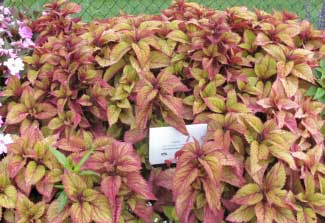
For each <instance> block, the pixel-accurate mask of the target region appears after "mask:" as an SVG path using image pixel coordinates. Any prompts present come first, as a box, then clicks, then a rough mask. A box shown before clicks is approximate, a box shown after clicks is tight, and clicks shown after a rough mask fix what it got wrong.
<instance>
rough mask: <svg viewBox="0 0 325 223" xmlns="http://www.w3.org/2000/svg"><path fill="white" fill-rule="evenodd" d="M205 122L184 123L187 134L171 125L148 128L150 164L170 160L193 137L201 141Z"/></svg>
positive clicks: (191, 140) (205, 127)
mask: <svg viewBox="0 0 325 223" xmlns="http://www.w3.org/2000/svg"><path fill="white" fill-rule="evenodd" d="M207 127H208V125H207V124H194V125H186V128H187V131H188V132H189V134H190V135H189V136H186V135H183V134H182V133H180V132H179V131H177V130H176V129H175V128H173V127H157V128H150V129H149V162H150V164H151V165H156V164H164V163H165V160H171V159H173V158H174V157H175V153H176V152H177V151H178V150H180V149H181V148H182V147H183V146H184V145H185V144H186V143H188V142H193V138H195V139H196V140H198V141H199V142H200V144H201V143H202V139H203V136H204V135H205V134H206V132H207Z"/></svg>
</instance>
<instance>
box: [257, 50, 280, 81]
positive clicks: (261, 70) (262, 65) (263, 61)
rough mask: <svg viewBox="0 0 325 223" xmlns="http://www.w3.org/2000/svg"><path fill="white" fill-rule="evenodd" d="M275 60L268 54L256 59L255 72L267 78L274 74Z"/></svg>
mask: <svg viewBox="0 0 325 223" xmlns="http://www.w3.org/2000/svg"><path fill="white" fill-rule="evenodd" d="M276 72H277V71H276V61H275V60H274V59H273V58H272V57H270V56H269V55H265V56H262V57H260V58H259V59H257V62H256V63H255V73H256V75H257V76H258V77H259V78H261V79H268V78H270V77H271V76H273V75H274V74H276Z"/></svg>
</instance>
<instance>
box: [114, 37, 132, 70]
mask: <svg viewBox="0 0 325 223" xmlns="http://www.w3.org/2000/svg"><path fill="white" fill-rule="evenodd" d="M130 49H131V44H130V43H128V42H124V41H122V42H119V43H118V44H117V45H115V46H114V47H113V49H112V52H111V54H110V63H109V65H112V64H115V63H118V62H119V61H120V60H121V59H122V57H123V56H124V55H125V54H126V53H127V52H128V51H129V50H130Z"/></svg>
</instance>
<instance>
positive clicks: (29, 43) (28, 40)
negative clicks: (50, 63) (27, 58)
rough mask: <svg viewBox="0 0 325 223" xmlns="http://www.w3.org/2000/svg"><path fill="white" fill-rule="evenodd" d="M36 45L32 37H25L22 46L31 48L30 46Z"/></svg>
mask: <svg viewBox="0 0 325 223" xmlns="http://www.w3.org/2000/svg"><path fill="white" fill-rule="evenodd" d="M34 45H35V44H34V42H33V41H32V40H31V39H25V40H24V41H23V44H22V47H23V48H29V47H31V46H34Z"/></svg>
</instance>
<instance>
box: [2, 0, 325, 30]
mask: <svg viewBox="0 0 325 223" xmlns="http://www.w3.org/2000/svg"><path fill="white" fill-rule="evenodd" d="M48 1H49V0H4V4H5V5H7V6H15V7H17V8H19V9H26V10H28V11H33V10H35V11H40V10H41V9H42V5H43V4H45V3H46V2H48ZM193 1H194V2H197V3H199V4H201V5H204V6H206V7H210V8H215V9H221V10H222V9H225V8H227V7H231V6H243V5H245V6H247V7H249V8H251V9H253V8H258V9H262V10H265V11H268V12H271V11H272V10H273V9H275V10H280V11H282V10H287V11H290V12H295V13H297V14H298V15H299V16H300V17H301V18H302V19H307V20H309V21H311V22H312V23H313V24H314V25H316V26H318V27H319V28H323V29H325V0H193ZM0 2H1V0H0ZM75 2H77V3H79V4H80V5H81V6H82V8H83V10H82V12H81V13H80V16H81V17H82V19H83V20H84V21H90V20H93V19H100V18H107V17H113V16H116V15H119V14H120V13H121V12H124V13H128V14H140V13H146V14H156V13H159V11H161V10H163V9H166V8H167V7H168V6H169V5H170V4H171V0H75Z"/></svg>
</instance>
